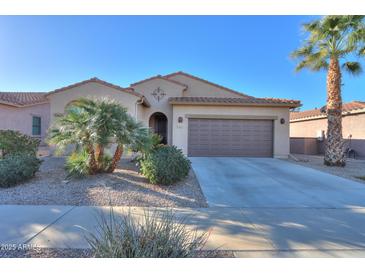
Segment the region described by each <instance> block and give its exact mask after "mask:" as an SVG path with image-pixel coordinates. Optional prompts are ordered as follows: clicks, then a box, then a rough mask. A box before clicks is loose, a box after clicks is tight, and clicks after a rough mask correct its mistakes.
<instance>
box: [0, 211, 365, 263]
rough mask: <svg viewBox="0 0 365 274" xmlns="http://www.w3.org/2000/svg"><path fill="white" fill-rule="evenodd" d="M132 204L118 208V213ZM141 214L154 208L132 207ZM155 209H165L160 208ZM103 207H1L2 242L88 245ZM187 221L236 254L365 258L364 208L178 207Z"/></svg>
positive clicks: (216, 245) (213, 242)
mask: <svg viewBox="0 0 365 274" xmlns="http://www.w3.org/2000/svg"><path fill="white" fill-rule="evenodd" d="M128 210H129V208H128V207H114V212H115V213H116V214H124V213H126V212H128ZM130 210H131V212H132V213H133V216H135V217H136V218H138V217H140V216H142V214H143V211H144V210H151V208H140V207H132V208H130ZM156 210H165V209H163V208H160V209H159V208H157V209H156ZM98 212H104V213H109V207H86V206H76V207H71V206H29V205H27V206H20V205H19V206H18V205H2V206H0V220H1V222H0V244H2V245H4V244H22V243H28V244H34V245H37V246H39V247H48V248H87V247H88V244H87V242H86V241H85V238H84V236H85V235H86V234H87V232H88V231H91V232H94V231H95V228H96V220H97V216H98V214H99V213H98ZM174 212H176V214H177V215H178V216H184V217H187V221H188V225H189V227H191V228H192V229H197V230H198V231H210V237H209V240H208V243H207V246H206V248H207V249H221V250H233V251H235V255H236V256H237V257H365V233H364V224H365V208H360V207H354V208H347V209H315V208H274V209H273V208H271V209H265V208H224V207H223V208H218V207H216V208H200V209H190V208H189V209H174Z"/></svg>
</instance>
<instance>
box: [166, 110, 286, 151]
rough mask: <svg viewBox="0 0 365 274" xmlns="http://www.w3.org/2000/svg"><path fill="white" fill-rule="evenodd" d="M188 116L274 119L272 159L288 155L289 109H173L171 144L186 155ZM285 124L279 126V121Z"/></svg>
mask: <svg viewBox="0 0 365 274" xmlns="http://www.w3.org/2000/svg"><path fill="white" fill-rule="evenodd" d="M189 115H215V117H217V116H216V115H219V116H221V117H224V116H229V115H234V116H237V115H239V116H241V115H242V116H244V118H245V119H249V118H250V117H251V118H258V117H260V116H262V117H265V118H267V117H275V118H276V119H274V157H276V158H286V157H288V154H289V109H288V108H274V107H238V106H237V107H233V106H186V105H174V107H173V121H174V126H173V133H172V135H173V144H174V145H176V146H177V147H179V148H181V149H182V150H183V152H184V154H187V150H188V148H187V146H188V118H187V116H189ZM180 116H181V117H183V118H184V120H183V123H182V124H180V125H179V124H178V123H177V120H178V117H180ZM281 118H284V119H285V124H280V119H281Z"/></svg>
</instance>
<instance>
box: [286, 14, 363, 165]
mask: <svg viewBox="0 0 365 274" xmlns="http://www.w3.org/2000/svg"><path fill="white" fill-rule="evenodd" d="M303 27H304V30H305V31H306V32H307V33H308V34H309V35H308V38H307V39H306V40H305V41H304V44H303V45H302V46H301V47H300V48H299V49H297V50H296V51H294V52H293V53H292V57H293V58H298V59H299V60H300V62H299V64H298V65H297V67H296V70H297V71H300V70H302V69H304V68H308V69H310V70H312V71H320V70H326V71H327V106H326V112H327V121H328V123H327V124H328V125H327V144H326V150H325V156H324V164H326V165H329V166H344V165H345V164H346V162H345V161H346V159H345V152H344V149H343V140H342V97H341V85H342V82H341V76H342V75H341V70H342V69H343V70H345V71H347V72H349V73H350V74H352V75H358V74H360V73H361V72H362V68H361V64H360V62H358V61H357V60H351V59H353V58H354V57H356V56H357V57H359V56H364V55H365V24H364V16H361V15H345V16H332V15H331V16H324V17H323V18H321V19H319V20H314V21H312V22H310V23H307V24H304V25H303Z"/></svg>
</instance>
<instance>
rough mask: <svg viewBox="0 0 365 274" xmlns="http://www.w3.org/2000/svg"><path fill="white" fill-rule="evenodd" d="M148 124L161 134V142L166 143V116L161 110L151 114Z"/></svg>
mask: <svg viewBox="0 0 365 274" xmlns="http://www.w3.org/2000/svg"><path fill="white" fill-rule="evenodd" d="M149 126H150V128H151V129H152V130H153V132H154V133H156V134H158V135H160V136H161V138H162V140H161V143H162V144H165V145H166V144H167V117H166V115H165V114H163V113H162V112H155V113H153V114H152V115H151V117H150V120H149Z"/></svg>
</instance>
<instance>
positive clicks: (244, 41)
mask: <svg viewBox="0 0 365 274" xmlns="http://www.w3.org/2000/svg"><path fill="white" fill-rule="evenodd" d="M313 18H314V17H309V16H237V17H229V16H228V17H227V16H217V17H207V16H201V17H193V16H185V17H175V16H168V17H163V16H155V17H153V16H150V17H148V16H143V17H138V16H114V17H110V16H87V17H83V16H76V17H71V16H64V17H52V16H49V17H34V16H27V17H20V16H18V17H10V16H1V17H0V90H2V91H50V90H53V89H56V88H59V87H62V86H65V85H68V84H72V83H74V82H77V81H81V80H85V79H88V78H91V77H94V76H96V77H99V78H101V79H103V80H106V81H110V82H112V83H115V84H118V85H121V86H129V84H130V83H133V82H136V81H139V80H141V79H144V78H147V77H150V76H153V75H156V74H162V75H163V74H167V73H171V72H174V71H179V70H183V71H186V72H188V73H191V74H194V75H197V76H199V77H202V78H205V79H207V80H210V81H213V82H216V83H218V84H221V85H224V86H227V87H230V88H232V89H235V90H238V91H242V92H244V93H247V94H250V95H253V96H257V97H279V98H292V99H299V100H301V101H302V103H303V107H302V109H309V108H314V107H317V106H322V105H323V104H325V101H326V75H325V73H324V72H321V73H313V72H309V71H302V72H300V73H295V72H294V68H295V61H293V60H291V59H290V58H289V54H290V52H291V51H292V50H294V49H295V48H297V47H298V46H299V45H300V42H301V41H302V40H303V39H304V38H305V35H304V34H303V33H302V32H301V24H302V23H304V22H307V21H309V20H311V19H313ZM363 63H364V62H363ZM343 83H344V86H343V100H344V101H351V100H363V101H365V88H364V87H365V74H363V75H361V76H360V77H353V76H348V75H344V78H343Z"/></svg>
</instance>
